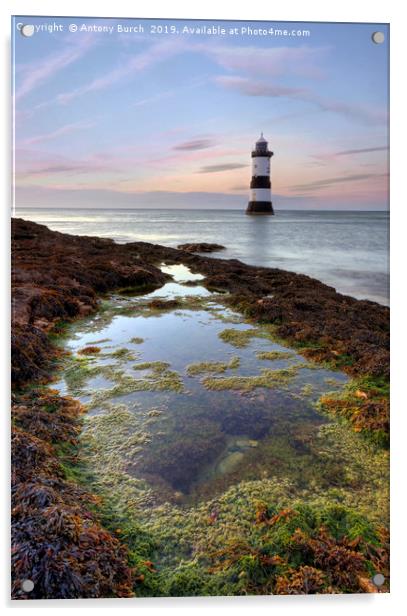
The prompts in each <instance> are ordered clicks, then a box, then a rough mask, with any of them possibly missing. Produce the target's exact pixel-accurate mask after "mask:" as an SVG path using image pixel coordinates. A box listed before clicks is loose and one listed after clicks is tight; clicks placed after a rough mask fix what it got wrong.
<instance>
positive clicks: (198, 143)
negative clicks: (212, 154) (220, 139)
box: [173, 139, 216, 151]
mask: <svg viewBox="0 0 407 616" xmlns="http://www.w3.org/2000/svg"><path fill="white" fill-rule="evenodd" d="M214 145H216V142H215V141H214V140H213V139H191V141H184V142H183V143H179V144H178V145H175V146H174V147H173V150H181V151H184V150H185V151H191V150H205V149H206V148H212V147H213V146H214Z"/></svg>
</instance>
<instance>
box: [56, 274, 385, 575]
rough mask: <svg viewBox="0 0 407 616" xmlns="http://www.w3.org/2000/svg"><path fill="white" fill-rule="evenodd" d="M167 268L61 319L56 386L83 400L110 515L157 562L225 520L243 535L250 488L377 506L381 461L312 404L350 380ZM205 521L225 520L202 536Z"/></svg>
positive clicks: (252, 495)
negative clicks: (129, 292) (135, 534)
mask: <svg viewBox="0 0 407 616" xmlns="http://www.w3.org/2000/svg"><path fill="white" fill-rule="evenodd" d="M162 269H163V271H166V272H167V273H170V274H171V275H173V277H174V279H173V281H172V282H169V283H167V284H166V285H164V286H163V287H162V288H161V289H158V290H156V291H154V292H152V293H149V294H147V295H143V296H130V297H129V296H123V295H120V294H117V295H113V296H111V297H110V298H109V299H108V300H107V301H105V302H104V303H103V304H102V306H101V309H100V311H99V312H98V313H97V314H96V315H95V316H92V317H89V318H87V319H84V320H82V321H80V322H76V323H74V324H72V325H70V327H69V330H68V334H67V337H65V338H64V341H63V344H64V346H65V348H66V349H67V350H69V351H70V356H69V358H68V359H67V360H66V363H65V366H64V369H63V370H62V371H61V372H60V374H59V376H58V380H57V382H56V383H54V384H53V387H54V388H55V387H56V388H57V389H58V390H59V391H60V393H61V394H63V395H71V396H73V397H75V398H77V399H79V400H81V402H82V403H83V404H84V405H85V407H86V410H87V412H86V414H85V416H84V423H83V431H82V436H81V441H80V443H81V444H80V460H81V464H82V466H83V467H84V468H85V469H86V471H87V473H88V474H89V477H91V479H90V481H91V483H92V489H93V490H94V491H96V492H100V493H101V494H102V495H103V497H104V498H105V499H107V500H108V501H109V502H110V506H111V507H112V508H113V510H114V511H115V512H116V515H117V517H118V519H120V518H121V517H123V516H124V518H126V519H128V518H134V519H136V520H137V522H138V523H139V524H141V525H142V527H143V529H144V530H146V529H147V530H149V531H151V532H154V536H155V537H156V538H158V539H157V541H158V546H157V562H158V564H159V566H161V567H164V568H165V566H166V565H171V566H175V565H177V563H179V562H180V559H185V558H195V557H196V554H197V553H198V552H199V550H200V549H202V550H204V549H205V542H206V541H208V540H209V539H208V532H210V533H214V532H218V531H219V528H220V527H221V526H222V524H223V525H224V526H223V531H222V532H223V533H225V532H226V533H230V532H231V528H233V532H236V533H238V534H239V533H241V532H243V531H242V529H240V530H239V524H243V525H244V524H246V523H247V520H246V517H247V516H248V515H249V513H248V511H249V506H250V507H251V506H252V505H253V502H254V501H255V500H256V499H258V498H259V497H263V496H264V497H266V496H267V495H269V496H270V495H274V497H275V494H277V493H278V494H279V497H281V496H282V495H285V497H286V498H291V497H292V496H293V495H294V496H296V497H299V496H301V497H304V495H308V497H312V498H325V499H328V500H329V499H333V500H335V499H336V500H337V501H338V502H345V503H346V502H349V503H354V502H356V503H358V502H359V501H360V503H361V506H362V508H364V509H369V510H370V509H375V510H376V511H378V510H379V509H380V507H379V506H378V504H377V498H378V496H377V491H376V490H375V489H374V487H375V485H376V483H377V482H380V481H382V477H381V475H380V461H378V460H376V459H374V460H373V459H372V457H371V452H370V451H369V450H368V448H367V445H366V446H365V445H363V444H362V445H361V444H360V442H359V441H357V440H355V439H357V438H358V437H357V435H354V434H353V433H351V431H350V430H349V428H348V427H347V426H343V425H342V424H337V423H334V422H332V421H330V420H329V419H328V418H327V417H324V416H322V415H321V414H320V413H318V410H317V405H316V403H317V401H318V398H319V397H320V396H321V394H323V393H325V392H328V391H333V390H339V389H341V388H342V387H343V386H344V385H345V384H346V382H347V377H346V376H345V375H344V374H342V373H340V372H333V371H330V370H328V369H324V368H323V367H320V366H316V365H314V364H311V363H309V362H307V361H306V360H304V358H303V357H301V356H300V355H298V354H296V352H295V351H293V350H292V349H289V348H285V347H283V346H281V345H280V344H278V343H276V342H275V341H274V340H273V336H272V332H271V330H270V329H268V328H267V327H266V326H264V327H263V326H253V325H252V324H250V323H247V322H245V320H244V319H243V318H242V317H241V316H240V315H238V314H236V313H234V312H232V311H231V310H230V309H228V308H226V307H225V306H224V305H223V304H222V296H218V295H215V294H212V293H209V292H208V291H207V290H206V289H205V288H204V287H203V286H201V285H200V284H199V282H200V280H201V278H202V277H200V276H199V275H193V274H191V273H190V272H189V270H187V268H185V267H184V266H165V265H163V266H162ZM191 283H192V284H193V286H190V285H191ZM158 299H161V303H159V304H158V307H157V305H156V301H155V302H154V301H153V300H158ZM152 301H153V304H151V302H152ZM166 302H170V303H168V304H166ZM368 473H370V476H369V477H368V476H367V474H368ZM368 483H369V488H370V491H369V490H368V491H366V490H365V488H366V486H367V484H368ZM276 490H277V492H276ZM364 490H365V491H364ZM380 498H383V503H384V502H385V495H384V494H383V497H380ZM208 519H209V520H212V521H214V520H216V521H218V519H220V520H222V524H220V523H219V524H220V526H219V524H218V523H217V524H216V525H214V526H216V529H215V527H214V528H212V522H211V529H210V531H208V524H207V521H208ZM217 540H219V541H221V539H219V538H218V539H217Z"/></svg>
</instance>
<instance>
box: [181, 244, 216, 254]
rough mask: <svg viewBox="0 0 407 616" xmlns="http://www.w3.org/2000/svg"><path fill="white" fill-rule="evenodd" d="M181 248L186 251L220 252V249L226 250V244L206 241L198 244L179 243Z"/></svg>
mask: <svg viewBox="0 0 407 616" xmlns="http://www.w3.org/2000/svg"><path fill="white" fill-rule="evenodd" d="M177 248H178V249H179V250H184V251H185V252H218V251H219V250H225V246H222V245H221V244H208V243H206V242H201V243H196V244H179V246H177Z"/></svg>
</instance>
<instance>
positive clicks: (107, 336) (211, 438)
mask: <svg viewBox="0 0 407 616" xmlns="http://www.w3.org/2000/svg"><path fill="white" fill-rule="evenodd" d="M185 269H186V268H185ZM170 273H174V274H176V277H177V276H182V275H183V276H184V279H186V280H187V279H188V276H189V273H188V271H187V272H185V271H182V270H181V271H178V272H177V273H176V272H174V270H173V269H171V270H170ZM174 287H180V288H181V289H182V290H183V291H188V292H189V291H191V290H192V289H199V287H192V289H191V288H190V287H183V286H182V285H180V284H179V283H168V284H167V285H165V286H164V287H162V288H161V289H160V290H159V291H160V292H161V296H164V297H165V294H166V293H167V295H166V297H173V292H174ZM175 290H177V289H175ZM178 290H179V289H178ZM147 297H151V294H150V295H149V296H147ZM141 301H143V298H131V299H129V298H123V297H117V296H116V297H115V298H114V299H113V300H112V306H114V305H116V306H120V307H123V306H125V305H128V304H129V303H132V305H137V302H141ZM210 306H211V307H212V308H215V309H216V308H217V309H219V308H221V307H220V306H219V305H217V304H215V303H214V301H212V302H211V301H209V304H208V307H210ZM217 314H219V313H216V312H210V311H208V310H205V309H197V310H190V309H184V308H183V309H175V310H173V311H164V312H161V313H158V314H156V315H155V314H154V315H148V316H143V314H142V312H141V313H137V312H136V313H135V316H128V315H123V314H114V310H113V311H112V314H111V316H110V317H106V313H104V314H103V313H102V314H101V315H99V316H96V317H93V318H88V319H86V320H84V321H82V322H79V323H76V324H73V325H72V326H71V334H72V335H71V338H70V340H69V342H68V344H67V346H68V348H69V349H70V350H72V351H73V352H76V351H78V350H80V349H82V348H84V347H86V346H88V345H90V344H96V343H97V345H98V346H99V347H100V348H101V354H100V355H95V356H94V357H93V358H92V359H90V362H91V365H93V366H98V365H105V366H106V365H108V366H113V367H114V369H115V370H118V371H119V370H120V371H123V372H124V373H125V374H127V375H131V376H132V377H133V378H144V377H145V376H146V375H148V374H149V371H137V370H134V365H135V364H137V363H140V362H149V361H152V362H155V361H164V362H168V363H169V364H170V370H175V371H177V372H178V373H179V375H180V376H181V378H182V380H183V383H184V386H185V392H184V393H176V392H172V391H139V392H137V391H135V392H132V393H125V394H122V395H117V396H115V397H114V398H110V399H109V401H110V402H120V403H124V404H126V405H127V406H128V407H129V408H131V409H132V411H133V412H134V413H143V412H145V410H146V409H151V408H155V409H161V410H162V411H163V415H162V416H160V420H159V421H156V422H152V423H151V425H149V433H150V438H151V441H150V443H149V444H147V445H145V446H144V449H143V454H142V456H141V457H140V459H138V460H136V461H135V462H134V464H135V466H134V468H135V470H134V472H135V473H136V475H137V473H138V474H139V475H140V476H142V477H145V478H146V479H147V480H148V481H149V482H150V483H151V484H152V485H156V484H157V487H158V489H159V488H160V486H161V487H162V486H163V485H166V486H170V487H171V488H172V489H175V490H177V491H181V492H183V493H189V492H191V490H192V491H194V492H195V493H196V494H198V496H199V491H200V489H201V488H200V486H205V490H208V489H209V490H210V487H209V488H208V485H209V486H210V485H212V483H211V482H215V483H216V481H218V480H219V476H222V477H224V478H226V479H225V481H226V482H227V481H229V482H230V483H233V482H236V481H238V480H239V478H242V477H244V475H245V472H249V471H250V472H251V473H253V472H257V471H254V470H253V469H255V468H257V466H256V465H259V464H260V462H261V460H262V459H263V457H264V455H265V452H266V450H267V447H268V445H267V443H268V442H269V440H270V439H273V438H275V437H277V435H279V434H281V433H284V434H289V433H290V432H291V431H293V430H294V431H295V430H296V429H297V428H298V429H300V428H301V429H302V426H303V425H306V426H308V427H309V428H312V427H314V428H313V429H314V430H316V429H317V428H318V426H319V425H320V423H321V422H326V421H327V419H326V418H321V417H320V416H319V415H318V414H317V412H316V411H315V409H314V407H313V404H312V403H313V402H314V401H316V400H317V399H318V397H319V395H320V394H321V393H323V392H325V391H328V390H332V389H335V388H337V387H339V386H340V385H341V384H343V383H344V382H346V380H347V379H346V377H345V376H344V375H342V374H341V373H337V372H335V373H333V372H330V371H328V370H325V369H322V368H321V369H319V368H318V369H315V367H311V368H304V367H301V368H299V371H298V373H297V375H296V376H294V377H293V379H292V380H291V381H290V382H289V383H288V384H287V385H284V384H279V385H278V386H276V387H275V388H273V389H265V388H256V389H254V390H252V391H250V392H242V391H232V390H224V391H211V390H208V389H206V388H205V387H204V386H203V385H202V383H201V379H202V378H203V377H205V376H208V374H201V375H198V376H194V377H192V376H189V375H188V373H187V370H186V368H187V366H188V365H189V364H191V363H195V362H202V361H211V362H225V363H228V362H229V361H230V360H231V358H232V357H236V356H237V357H239V358H240V366H239V367H238V368H237V369H236V368H234V369H233V368H228V369H227V370H226V371H225V372H224V373H221V374H215V375H212V376H217V377H228V376H235V375H241V376H253V375H258V374H260V373H261V370H262V369H264V368H268V369H273V370H278V369H281V368H286V367H290V366H295V365H298V364H304V358H303V357H300V356H298V355H296V354H295V353H292V356H291V357H290V358H280V359H277V360H273V361H270V360H260V359H258V358H257V357H256V353H257V352H259V351H287V349H286V348H284V347H282V346H280V345H278V344H276V343H274V342H272V341H270V339H267V338H265V337H263V338H262V337H253V338H252V339H251V340H250V342H249V344H248V345H247V346H246V347H244V348H236V347H234V346H232V345H230V344H228V343H225V342H223V341H222V340H221V339H220V338H219V333H220V332H221V331H223V330H224V329H226V328H234V329H238V330H247V329H252V326H250V325H248V324H246V323H238V322H236V316H237V315H235V314H234V313H232V312H230V311H229V310H227V309H224V308H222V313H221V314H222V315H223V317H233V318H234V322H233V323H228V322H225V321H223V320H221V319H220V318H218V317H217V316H216V315H217ZM98 322H99V323H100V326H98ZM132 338H142V339H143V342H141V343H140V342H138V343H136V342H131V339H132ZM123 348H125V349H128V350H129V351H131V352H132V353H133V354H134V357H133V358H130V359H129V358H123V357H122V358H115V357H112V356H106V355H105V356H103V353H112V352H114V351H115V350H118V349H123ZM290 352H291V351H290ZM326 379H328V380H329V379H330V380H329V383H327V381H326ZM332 379H334V381H332ZM114 385H115V382H114V380H113V381H111V380H110V378H105V377H104V376H102V375H100V374H98V375H96V376H92V377H91V378H89V379H88V381H87V382H86V383H85V385H84V391H83V393H82V395H81V396H80V399H81V400H82V401H83V402H84V403H87V402H89V401H90V400H91V396H92V394H93V393H94V391H103V390H105V389H111V388H112V387H114ZM56 386H57V388H58V389H60V390H61V392H62V393H68V394H69V393H70V390H69V387H67V384H66V383H65V382H64V379H63V378H62V379H61V380H60V381H59V382H58V383H57V384H56ZM304 387H305V389H306V390H307V393H306V395H305V394H304ZM92 390H93V391H92ZM103 412H106V411H105V410H104V409H103V405H102V406H101V407H99V408H98V407H97V406H96V408H93V409H91V411H90V413H91V414H95V413H96V414H98V413H103ZM296 427H297V428H296ZM246 459H247V460H249V461H250V464H248V465H246V466H247V469H246V470H244V469H245V460H246ZM163 482H164V484H163ZM202 489H203V488H202Z"/></svg>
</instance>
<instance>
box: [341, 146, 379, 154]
mask: <svg viewBox="0 0 407 616" xmlns="http://www.w3.org/2000/svg"><path fill="white" fill-rule="evenodd" d="M388 149H389V146H388V145H381V146H378V147H376V148H360V149H358V150H342V152H336V153H335V154H334V156H349V155H353V154H365V153H367V152H382V151H384V150H388Z"/></svg>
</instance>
